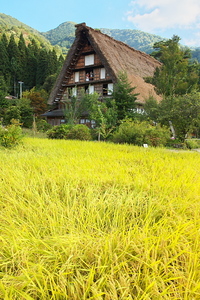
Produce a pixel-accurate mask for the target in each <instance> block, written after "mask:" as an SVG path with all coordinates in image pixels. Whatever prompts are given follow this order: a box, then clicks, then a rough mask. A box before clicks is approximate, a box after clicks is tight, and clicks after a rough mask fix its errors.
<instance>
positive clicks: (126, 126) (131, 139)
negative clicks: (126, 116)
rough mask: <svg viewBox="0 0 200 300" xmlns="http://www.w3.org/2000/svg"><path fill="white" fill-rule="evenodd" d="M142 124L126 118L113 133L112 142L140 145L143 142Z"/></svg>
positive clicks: (143, 129)
mask: <svg viewBox="0 0 200 300" xmlns="http://www.w3.org/2000/svg"><path fill="white" fill-rule="evenodd" d="M144 132H145V128H144V126H141V124H140V123H134V122H133V121H129V120H126V121H125V122H123V123H122V124H121V125H120V126H119V128H118V130H117V131H116V132H115V133H114V134H113V142H115V143H122V144H123V143H128V144H135V145H139V146H141V145H142V144H143V143H144V139H143V137H144Z"/></svg>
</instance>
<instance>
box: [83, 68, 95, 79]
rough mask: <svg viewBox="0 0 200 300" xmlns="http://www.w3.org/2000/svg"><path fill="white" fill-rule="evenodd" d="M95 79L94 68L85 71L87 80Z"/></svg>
mask: <svg viewBox="0 0 200 300" xmlns="http://www.w3.org/2000/svg"><path fill="white" fill-rule="evenodd" d="M91 80H94V71H93V69H87V71H86V73H85V81H91Z"/></svg>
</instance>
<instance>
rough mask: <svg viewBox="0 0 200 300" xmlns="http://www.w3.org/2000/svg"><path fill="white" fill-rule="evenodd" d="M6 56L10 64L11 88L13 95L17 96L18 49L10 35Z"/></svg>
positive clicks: (12, 36)
mask: <svg viewBox="0 0 200 300" xmlns="http://www.w3.org/2000/svg"><path fill="white" fill-rule="evenodd" d="M8 56H9V62H10V73H11V85H12V86H13V89H12V91H13V94H14V95H15V96H16V95H17V89H16V86H17V81H18V80H19V60H20V55H19V49H18V46H17V44H16V42H15V38H14V35H13V34H12V35H11V37H10V41H9V43H8Z"/></svg>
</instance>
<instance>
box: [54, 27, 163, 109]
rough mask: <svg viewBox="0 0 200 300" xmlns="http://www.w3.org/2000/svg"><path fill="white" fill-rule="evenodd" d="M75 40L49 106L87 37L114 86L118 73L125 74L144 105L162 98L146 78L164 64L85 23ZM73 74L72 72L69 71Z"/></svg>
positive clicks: (78, 30)
mask: <svg viewBox="0 0 200 300" xmlns="http://www.w3.org/2000/svg"><path fill="white" fill-rule="evenodd" d="M76 27H77V30H76V38H75V41H74V43H73V45H72V47H71V48H70V51H69V53H68V55H67V58H66V60H65V63H64V65H63V68H62V70H61V72H60V74H59V76H58V79H57V81H56V84H55V86H54V88H53V90H52V92H51V95H50V97H49V104H51V103H53V101H54V100H55V98H56V97H57V95H59V91H60V90H61V89H62V84H63V82H64V80H65V76H66V71H67V70H69V69H70V66H71V65H73V64H74V62H73V61H74V60H75V58H74V57H75V54H76V55H77V58H78V49H80V48H81V47H82V45H83V43H84V40H85V37H86V38H87V39H88V40H89V42H90V43H91V45H92V47H93V49H94V50H95V52H96V53H97V54H98V55H99V57H100V59H101V61H102V63H103V65H104V66H105V68H106V69H107V70H108V72H109V74H110V75H111V77H112V80H113V82H116V81H117V76H118V74H119V72H121V71H126V73H127V75H128V79H129V81H130V82H131V85H132V86H134V87H136V89H135V90H134V92H135V93H139V95H138V100H140V101H141V102H144V101H145V99H147V98H149V96H154V97H155V98H156V99H158V100H159V99H160V97H159V96H158V95H157V94H156V93H155V90H154V86H153V85H151V84H149V83H146V82H145V81H144V78H145V77H151V76H153V74H154V71H155V69H156V68H157V67H160V66H161V63H160V62H158V61H157V60H156V59H154V58H153V57H151V56H150V55H148V54H146V53H143V52H141V51H138V50H135V49H134V48H132V47H130V46H128V45H127V44H125V43H123V42H120V41H117V40H115V39H113V38H111V37H110V36H108V35H106V34H103V33H101V32H100V31H99V30H95V29H93V28H91V27H88V26H86V24H85V23H81V24H78V25H76ZM68 72H70V71H68Z"/></svg>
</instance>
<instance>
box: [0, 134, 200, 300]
mask: <svg viewBox="0 0 200 300" xmlns="http://www.w3.org/2000/svg"><path fill="white" fill-rule="evenodd" d="M0 160H1V164H0V299H3V300H33V299H37V300H65V299H69V300H86V299H98V300H116V299H120V300H131V299H137V300H163V299H176V300H178V299H183V300H194V299H200V153H197V152H192V151H182V152H181V151H180V152H173V151H170V150H167V149H153V148H142V147H141V148H140V147H134V146H128V145H114V144H109V143H98V142H80V141H64V140H47V139H38V138H25V140H24V144H23V145H21V146H18V148H16V149H13V150H5V149H0Z"/></svg>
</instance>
